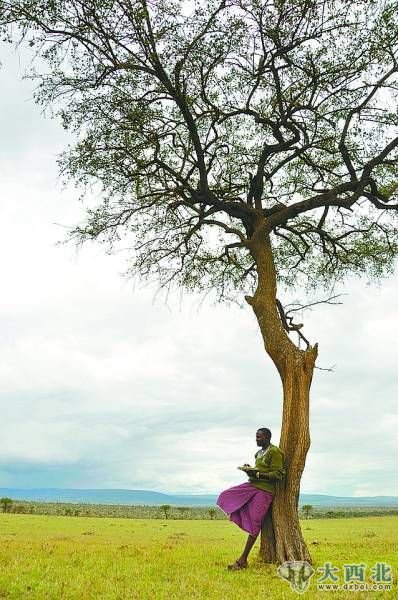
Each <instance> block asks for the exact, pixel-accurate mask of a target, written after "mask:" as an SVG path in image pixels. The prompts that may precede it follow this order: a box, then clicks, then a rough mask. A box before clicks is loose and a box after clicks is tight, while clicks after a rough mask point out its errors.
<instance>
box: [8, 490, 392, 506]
mask: <svg viewBox="0 0 398 600" xmlns="http://www.w3.org/2000/svg"><path fill="white" fill-rule="evenodd" d="M2 496H9V497H10V498H13V499H14V500H34V501H42V502H76V503H86V504H134V505H148V506H159V505H160V504H171V505H172V506H212V505H214V504H215V503H216V499H217V495H215V494H214V495H213V494H202V495H201V494H187V495H185V494H184V495H183V494H162V493H160V492H153V491H151V490H123V489H122V490H117V489H98V490H96V489H87V490H85V489H63V488H32V489H16V488H0V497H2ZM299 503H300V505H302V504H311V505H312V506H314V507H315V506H323V507H337V506H340V507H356V506H357V507H359V506H386V507H395V506H397V507H398V496H361V497H340V496H325V495H321V494H300V502H299Z"/></svg>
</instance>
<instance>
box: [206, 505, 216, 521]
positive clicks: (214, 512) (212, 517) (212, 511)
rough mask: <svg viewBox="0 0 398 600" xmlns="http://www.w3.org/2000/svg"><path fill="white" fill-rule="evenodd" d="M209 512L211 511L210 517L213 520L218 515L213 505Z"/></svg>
mask: <svg viewBox="0 0 398 600" xmlns="http://www.w3.org/2000/svg"><path fill="white" fill-rule="evenodd" d="M207 512H208V513H209V516H210V519H211V520H213V519H214V517H215V516H216V509H215V508H213V507H212V506H211V507H210V508H209V509H208V511H207Z"/></svg>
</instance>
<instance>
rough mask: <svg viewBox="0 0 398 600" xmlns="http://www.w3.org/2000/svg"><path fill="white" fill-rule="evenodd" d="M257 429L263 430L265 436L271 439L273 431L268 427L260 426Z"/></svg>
mask: <svg viewBox="0 0 398 600" xmlns="http://www.w3.org/2000/svg"><path fill="white" fill-rule="evenodd" d="M257 431H262V432H263V434H264V435H265V437H266V438H267V439H269V440H270V439H271V436H272V433H271V431H270V430H269V429H268V427H259V428H258V429H257Z"/></svg>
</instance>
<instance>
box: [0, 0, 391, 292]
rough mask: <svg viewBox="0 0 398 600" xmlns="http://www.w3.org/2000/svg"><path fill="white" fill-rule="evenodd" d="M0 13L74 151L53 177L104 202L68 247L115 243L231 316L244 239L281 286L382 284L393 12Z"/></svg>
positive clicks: (385, 8)
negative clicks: (31, 55)
mask: <svg viewBox="0 0 398 600" xmlns="http://www.w3.org/2000/svg"><path fill="white" fill-rule="evenodd" d="M0 6H1V7H2V9H1V11H2V17H0V22H1V21H2V23H3V30H4V35H5V36H7V37H8V38H9V39H11V40H15V39H19V38H21V37H22V38H23V39H24V40H25V41H26V42H28V43H29V44H30V45H31V46H32V47H33V48H34V49H35V51H36V52H37V54H38V56H39V57H41V58H42V59H43V60H44V64H46V68H43V69H42V67H41V65H42V64H43V62H39V63H38V64H39V68H40V69H42V72H41V73H40V74H36V75H37V76H39V77H40V80H41V85H40V87H39V90H38V93H37V100H38V101H39V102H40V103H42V104H44V105H46V106H51V107H53V109H54V110H55V112H56V113H57V114H59V115H60V116H61V118H62V120H63V124H64V126H65V127H66V128H68V129H70V130H71V131H73V132H74V133H75V134H76V137H77V143H76V145H75V146H74V147H73V148H71V149H69V150H68V151H67V152H66V153H65V154H64V155H63V157H62V159H61V168H62V172H63V173H64V175H65V177H66V178H68V179H69V178H72V179H74V180H75V181H76V182H77V184H78V185H79V186H80V185H83V186H92V185H94V186H95V185H97V184H98V185H99V186H100V187H99V191H100V193H99V194H96V195H95V196H94V205H91V206H89V208H88V211H87V222H86V224H83V225H79V226H77V227H76V228H75V229H74V231H73V233H72V237H73V238H74V239H77V240H79V241H85V240H88V239H98V240H102V241H105V242H107V243H109V244H110V248H112V247H113V245H114V244H117V243H119V241H120V240H121V239H126V243H127V245H128V246H129V248H131V264H130V271H131V272H132V273H137V274H138V275H140V276H142V277H144V278H152V277H156V278H157V279H158V280H160V282H161V284H162V285H171V284H172V283H176V284H178V285H181V286H184V287H185V288H187V289H189V290H192V289H199V290H216V291H217V293H218V295H219V297H221V298H225V299H230V298H235V297H236V294H238V295H239V297H240V293H241V291H242V290H245V291H246V290H247V288H248V287H250V286H251V285H252V284H255V282H256V273H257V264H256V262H255V260H254V258H253V255H252V252H251V244H252V241H253V239H254V237H255V236H260V237H263V239H264V241H265V240H266V239H268V236H270V239H271V242H272V247H273V253H274V258H275V262H276V268H277V275H278V279H279V282H280V283H283V284H284V285H286V286H293V287H294V286H296V287H300V286H302V285H303V284H306V285H308V286H313V287H316V286H318V285H325V286H329V285H330V284H331V283H333V281H336V280H338V279H340V278H343V277H344V276H345V275H347V274H348V273H357V274H364V273H367V274H369V276H371V277H373V276H375V277H379V276H381V275H383V274H385V273H387V272H389V271H390V270H391V269H392V266H393V262H394V258H395V257H396V255H397V253H398V235H397V233H398V230H397V206H398V204H397V202H398V169H397V146H398V138H397V137H396V126H397V124H398V117H397V110H396V109H397V71H398V64H397V45H398V10H397V2H396V1H395V0H386V1H383V2H379V1H377V0H369V1H367V2H358V1H357V0H355V1H353V0H345V1H344V2H336V1H335V0H289V1H287V2H279V1H277V0H247V1H245V2H242V1H241V0H221V1H219V0H218V1H216V0H199V1H198V2H195V3H186V2H183V1H182V0H174V1H172V2H170V1H166V0H159V1H156V2H147V0H106V1H103V0H101V1H100V0H86V1H85V2H81V0H12V1H3V2H1V3H0ZM96 189H97V188H95V187H94V190H96ZM99 198H102V200H100V199H99Z"/></svg>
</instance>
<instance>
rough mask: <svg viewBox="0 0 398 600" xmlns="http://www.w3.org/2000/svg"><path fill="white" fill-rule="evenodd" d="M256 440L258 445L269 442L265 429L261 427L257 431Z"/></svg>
mask: <svg viewBox="0 0 398 600" xmlns="http://www.w3.org/2000/svg"><path fill="white" fill-rule="evenodd" d="M256 442H257V446H265V445H266V444H267V443H268V440H267V438H266V436H265V433H264V431H261V429H259V430H258V431H256Z"/></svg>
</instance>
